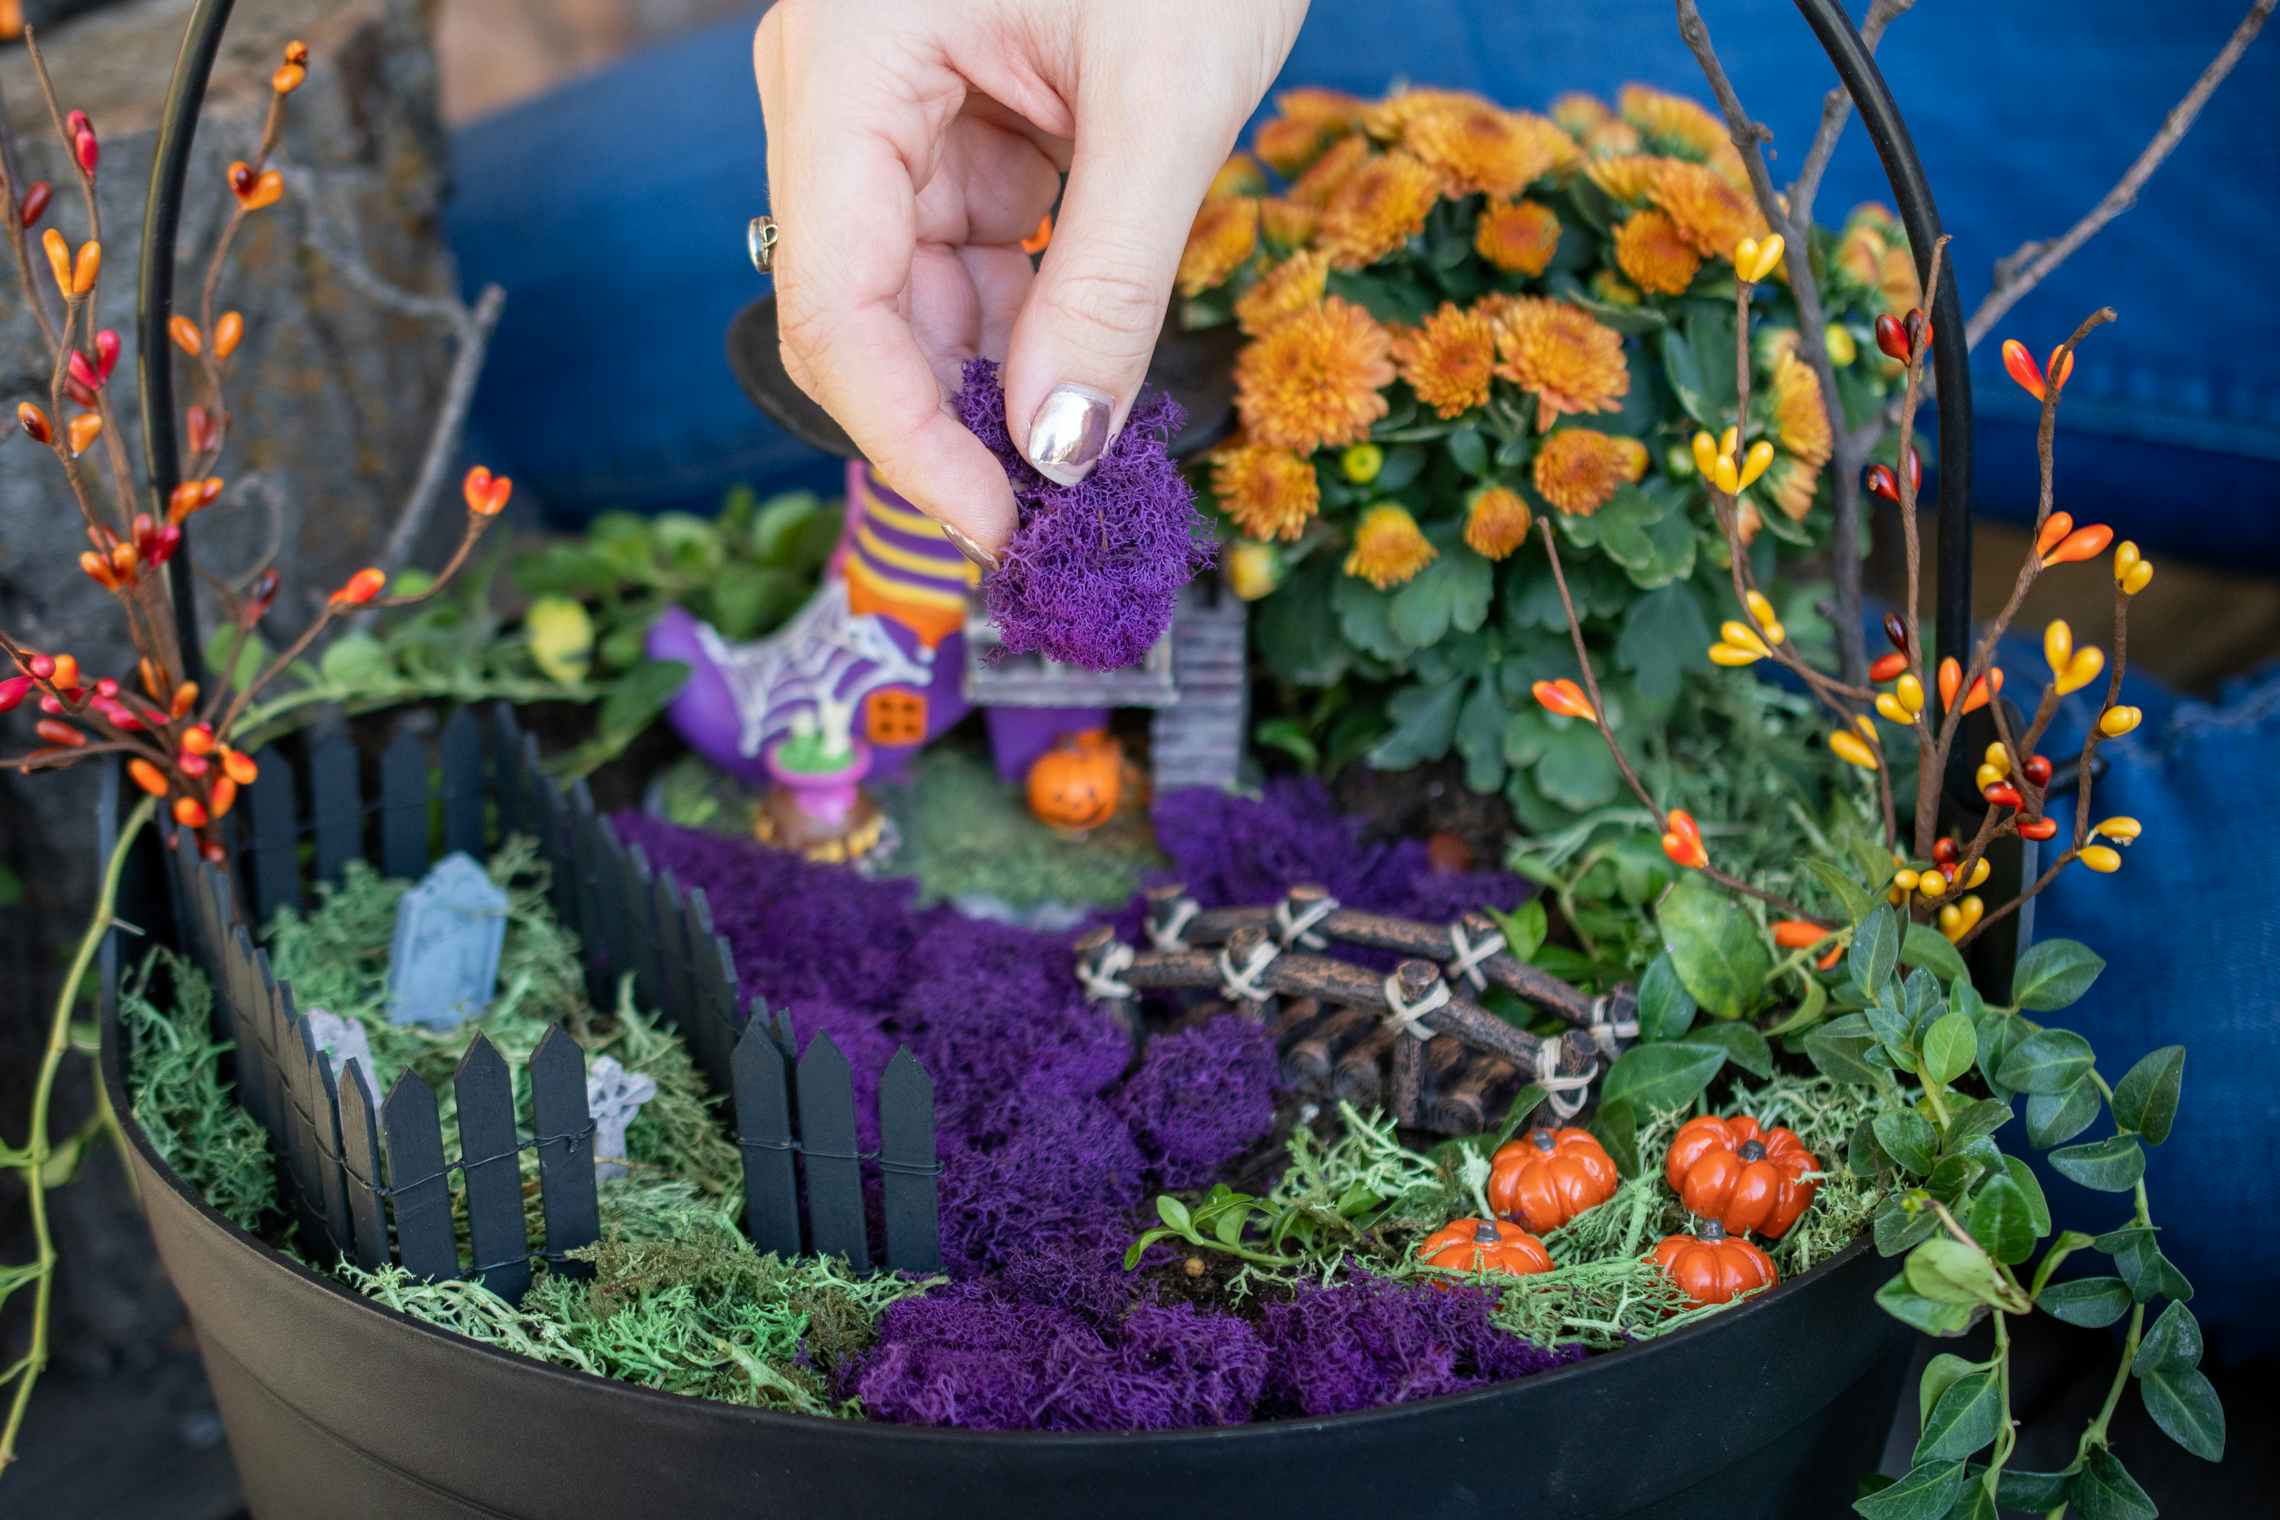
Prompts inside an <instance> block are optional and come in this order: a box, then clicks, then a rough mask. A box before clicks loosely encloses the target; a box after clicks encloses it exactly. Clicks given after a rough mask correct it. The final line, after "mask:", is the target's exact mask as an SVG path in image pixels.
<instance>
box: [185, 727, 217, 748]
mask: <svg viewBox="0 0 2280 1520" xmlns="http://www.w3.org/2000/svg"><path fill="white" fill-rule="evenodd" d="M214 749H215V744H214V730H213V727H212V725H210V724H205V723H197V724H193V725H192V726H190V727H189V728H186V729H184V730H183V731H182V752H183V753H184V754H187V755H210V754H212V753H213V752H214Z"/></svg>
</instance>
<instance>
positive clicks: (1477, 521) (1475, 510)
mask: <svg viewBox="0 0 2280 1520" xmlns="http://www.w3.org/2000/svg"><path fill="white" fill-rule="evenodd" d="M1535 520H1536V514H1535V513H1533V512H1531V511H1529V510H1528V503H1527V502H1525V501H1523V500H1522V499H1521V497H1520V493H1519V492H1518V491H1515V490H1513V489H1512V488H1511V487H1510V486H1482V487H1481V488H1480V489H1479V490H1477V491H1475V492H1473V494H1472V500H1471V501H1470V502H1468V503H1467V504H1466V506H1465V547H1466V548H1468V549H1470V550H1472V552H1473V553H1475V554H1477V555H1479V556H1480V557H1481V558H1482V559H1502V558H1504V557H1505V556H1506V555H1508V554H1510V553H1511V552H1512V551H1513V550H1515V549H1517V548H1519V547H1520V546H1521V545H1522V544H1524V543H1526V542H1527V541H1528V529H1529V528H1530V527H1531V526H1532V525H1533V524H1534V522H1535Z"/></svg>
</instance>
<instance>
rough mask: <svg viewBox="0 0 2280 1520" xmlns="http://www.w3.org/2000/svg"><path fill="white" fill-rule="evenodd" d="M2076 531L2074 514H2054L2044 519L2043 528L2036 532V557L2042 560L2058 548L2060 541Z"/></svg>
mask: <svg viewBox="0 0 2280 1520" xmlns="http://www.w3.org/2000/svg"><path fill="white" fill-rule="evenodd" d="M2073 531H2074V514H2073V513H2072V512H2053V513H2051V514H2050V516H2048V517H2046V518H2044V519H2043V524H2042V527H2041V528H2039V529H2037V530H2036V532H2035V556H2036V558H2038V559H2039V558H2041V557H2042V556H2043V555H2045V554H2048V553H2050V551H2051V550H2053V549H2055V548H2057V547H2058V541H2059V540H2060V539H2062V538H2064V537H2066V535H2067V534H2069V533H2072V532H2073Z"/></svg>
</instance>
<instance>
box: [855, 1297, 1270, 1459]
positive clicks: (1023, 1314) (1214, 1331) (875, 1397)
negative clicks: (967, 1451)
mask: <svg viewBox="0 0 2280 1520" xmlns="http://www.w3.org/2000/svg"><path fill="white" fill-rule="evenodd" d="M1266 1370H1267V1354H1266V1348H1265V1346H1263V1345H1262V1344H1261V1343H1260V1340H1259V1336H1258V1333H1257V1332H1256V1331H1255V1330H1253V1329H1252V1328H1251V1327H1250V1326H1249V1325H1247V1324H1245V1323H1243V1322H1242V1321H1241V1320H1239V1319H1236V1318H1235V1317H1234V1316H1232V1315H1227V1314H1215V1313H1210V1312H1208V1311H1203V1310H1198V1309H1196V1308H1195V1307H1193V1306H1192V1305H1189V1304H1173V1305H1168V1306H1164V1305H1153V1304H1143V1305H1141V1306H1139V1307H1137V1308H1135V1309H1133V1310H1132V1311H1131V1312H1130V1313H1129V1314H1128V1315H1126V1316H1125V1318H1124V1319H1123V1320H1122V1321H1121V1322H1118V1323H1115V1324H1107V1325H1099V1324H1094V1323H1088V1322H1087V1320H1085V1319H1084V1318H1083V1317H1081V1316H1079V1315H1078V1314H1075V1313H1072V1312H1071V1311H1069V1310H1067V1309H1064V1308H1060V1307H1057V1306H1054V1305H1052V1304H1049V1303H1036V1302H1031V1301H1027V1300H1024V1299H1022V1298H1020V1297H1018V1296H1016V1295H1014V1294H1012V1293H1009V1292H1007V1291H1005V1290H1004V1289H1002V1288H1000V1287H996V1286H991V1285H985V1284H981V1283H957V1284H953V1285H951V1286H949V1287H945V1288H937V1289H935V1290H934V1291H933V1292H931V1293H928V1294H926V1295H925V1296H924V1297H921V1298H914V1299H905V1300H904V1301H903V1302H901V1303H899V1304H896V1305H895V1306H894V1307H892V1308H890V1309H889V1310H887V1312H886V1314H885V1315H884V1316H882V1317H881V1318H880V1321H879V1339H878V1343H877V1344H876V1345H875V1346H873V1347H872V1349H871V1350H870V1351H869V1352H867V1353H865V1354H864V1356H863V1357H862V1359H861V1360H860V1361H859V1362H858V1363H857V1364H856V1365H855V1367H854V1369H853V1374H852V1376H851V1377H850V1378H849V1379H847V1391H848V1392H851V1393H853V1394H854V1395H855V1396H856V1397H857V1398H860V1399H861V1400H862V1401H863V1408H864V1411H865V1412H866V1413H867V1414H869V1415H870V1416H871V1418H873V1419H876V1420H888V1421H893V1422H896V1423H902V1424H918V1425H956V1426H961V1427H963V1428H965V1429H969V1430H1178V1429H1183V1428H1187V1427H1191V1426H1198V1425H1233V1424H1239V1423H1241V1422H1243V1421H1245V1420H1247V1419H1249V1418H1250V1416H1251V1411H1252V1409H1253V1407H1254V1406H1255V1405H1256V1404H1257V1403H1258V1399H1259V1390H1260V1388H1261V1386H1262V1385H1263V1384H1264V1382H1265V1380H1266Z"/></svg>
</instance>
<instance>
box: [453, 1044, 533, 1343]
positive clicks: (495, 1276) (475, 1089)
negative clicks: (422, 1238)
mask: <svg viewBox="0 0 2280 1520" xmlns="http://www.w3.org/2000/svg"><path fill="white" fill-rule="evenodd" d="M451 1090H452V1093H453V1095H454V1096H455V1097H457V1098H458V1099H459V1175H460V1178H461V1180H462V1183H463V1184H464V1188H465V1192H466V1197H467V1234H468V1240H469V1244H470V1246H471V1248H472V1249H473V1250H474V1253H475V1261H474V1264H473V1271H472V1273H471V1275H472V1276H474V1277H476V1278H478V1279H479V1280H481V1282H482V1284H483V1286H485V1287H487V1288H489V1289H490V1290H491V1291H492V1292H493V1293H496V1294H498V1295H499V1297H501V1298H503V1299H505V1300H506V1301H507V1302H509V1303H515V1302H517V1301H519V1300H520V1299H521V1298H522V1295H523V1289H525V1288H527V1287H529V1286H530V1237H529V1235H528V1233H527V1232H526V1231H525V1229H524V1227H523V1211H522V1169H521V1166H520V1164H519V1159H518V1158H519V1157H520V1156H521V1154H522V1152H521V1150H520V1149H519V1147H520V1144H521V1141H520V1138H519V1137H518V1136H517V1134H516V1133H515V1089H514V1077H513V1075H512V1074H511V1073H510V1072H509V1071H508V1070H507V1061H506V1057H504V1056H502V1055H500V1054H499V1050H498V1047H497V1046H495V1045H493V1044H492V1043H491V1042H490V1040H489V1039H488V1038H486V1037H485V1036H484V1035H482V1034H480V1033H478V1034H477V1035H476V1036H475V1038H474V1039H472V1040H470V1041H469V1042H468V1044H467V1054H465V1055H463V1056H461V1057H460V1058H459V1069H458V1070H457V1071H455V1072H453V1073H452V1076H451Z"/></svg>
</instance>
